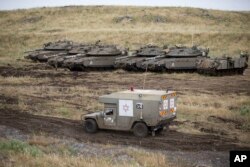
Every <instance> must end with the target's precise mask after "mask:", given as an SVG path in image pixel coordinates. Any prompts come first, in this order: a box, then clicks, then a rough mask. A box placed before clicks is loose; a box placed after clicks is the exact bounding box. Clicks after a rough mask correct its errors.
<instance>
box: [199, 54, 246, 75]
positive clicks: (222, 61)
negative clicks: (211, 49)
mask: <svg viewBox="0 0 250 167" xmlns="http://www.w3.org/2000/svg"><path fill="white" fill-rule="evenodd" d="M248 57H249V55H248V53H242V54H241V55H240V56H238V57H234V58H232V57H229V56H223V57H221V58H210V57H208V58H206V59H203V60H201V61H199V62H198V63H197V70H198V73H200V74H206V75H233V74H243V72H244V70H245V69H246V68H247V67H248Z"/></svg>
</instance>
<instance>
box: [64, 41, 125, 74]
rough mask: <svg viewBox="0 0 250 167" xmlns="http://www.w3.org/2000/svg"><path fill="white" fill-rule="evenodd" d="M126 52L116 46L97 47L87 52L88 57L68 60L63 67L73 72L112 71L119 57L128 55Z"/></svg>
mask: <svg viewBox="0 0 250 167" xmlns="http://www.w3.org/2000/svg"><path fill="white" fill-rule="evenodd" d="M126 54H127V52H126V50H121V49H118V48H117V46H115V45H99V44H98V45H95V46H93V47H91V49H90V50H89V51H87V52H86V56H82V57H77V58H72V59H69V60H67V61H66V62H65V63H64V64H63V66H64V67H67V68H69V69H70V70H72V71H84V70H87V69H95V70H97V69H112V68H114V62H115V59H116V58H117V57H120V56H124V55H126Z"/></svg>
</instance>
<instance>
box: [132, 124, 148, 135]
mask: <svg viewBox="0 0 250 167" xmlns="http://www.w3.org/2000/svg"><path fill="white" fill-rule="evenodd" d="M133 133H134V135H135V136H137V137H146V136H147V135H148V127H147V126H146V125H145V124H144V123H142V122H138V123H136V124H135V125H134V127H133Z"/></svg>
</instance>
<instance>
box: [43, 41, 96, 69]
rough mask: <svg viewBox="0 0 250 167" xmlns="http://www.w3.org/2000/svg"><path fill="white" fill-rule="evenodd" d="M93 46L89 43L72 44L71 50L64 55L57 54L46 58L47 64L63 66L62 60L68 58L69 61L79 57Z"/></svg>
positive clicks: (83, 55) (84, 54)
mask: <svg viewBox="0 0 250 167" xmlns="http://www.w3.org/2000/svg"><path fill="white" fill-rule="evenodd" d="M92 47H93V45H90V44H79V45H74V46H73V47H72V49H71V50H69V51H68V52H67V53H66V54H64V55H58V56H55V57H51V58H49V59H48V64H49V65H51V66H53V67H56V68H57V67H65V65H63V64H64V61H66V60H68V59H70V60H69V61H71V60H72V59H75V58H79V57H80V58H81V57H85V56H86V53H87V52H88V51H89V50H91V48H92ZM67 63H68V61H67V62H66V64H67Z"/></svg>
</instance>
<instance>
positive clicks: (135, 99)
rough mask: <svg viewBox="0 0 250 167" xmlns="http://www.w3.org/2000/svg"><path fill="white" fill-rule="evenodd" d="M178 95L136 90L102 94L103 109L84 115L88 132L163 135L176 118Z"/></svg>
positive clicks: (172, 92)
mask: <svg viewBox="0 0 250 167" xmlns="http://www.w3.org/2000/svg"><path fill="white" fill-rule="evenodd" d="M176 98H177V96H176V92H175V91H162V90H141V89H133V88H131V89H130V90H126V91H121V92H116V93H112V94H109V95H103V96H100V97H99V102H100V103H103V104H104V110H103V111H100V112H95V113H91V114H87V115H83V116H82V120H83V123H84V127H85V131H86V132H88V133H94V132H96V131H97V130H98V129H111V130H122V131H132V132H133V133H134V135H135V136H137V137H145V136H147V135H148V134H149V133H152V135H153V136H154V135H155V132H161V131H162V130H163V128H164V127H165V126H166V125H168V124H169V123H170V122H171V121H172V120H173V119H175V118H176Z"/></svg>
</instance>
